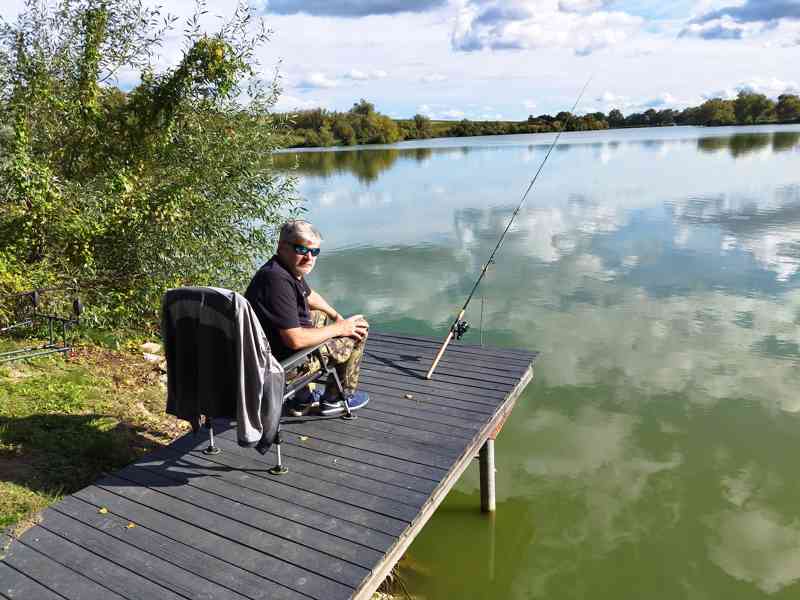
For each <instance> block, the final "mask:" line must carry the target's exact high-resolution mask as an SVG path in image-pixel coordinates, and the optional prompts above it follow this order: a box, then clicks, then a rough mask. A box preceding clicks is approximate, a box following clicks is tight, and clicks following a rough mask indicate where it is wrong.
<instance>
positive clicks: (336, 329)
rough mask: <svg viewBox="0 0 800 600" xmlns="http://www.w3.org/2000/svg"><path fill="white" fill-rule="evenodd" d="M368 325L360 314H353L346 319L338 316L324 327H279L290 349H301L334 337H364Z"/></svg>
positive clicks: (359, 338) (360, 338)
mask: <svg viewBox="0 0 800 600" xmlns="http://www.w3.org/2000/svg"><path fill="white" fill-rule="evenodd" d="M367 329H369V325H368V324H367V321H366V320H365V319H364V317H362V316H361V315H353V316H352V317H350V318H348V319H343V318H341V317H340V318H339V319H338V320H337V321H336V322H335V323H331V324H330V325H326V326H325V327H293V328H291V329H279V330H278V331H279V332H280V335H281V339H282V340H283V343H284V344H286V346H287V347H288V348H290V349H291V350H301V349H303V348H308V347H309V346H315V345H317V344H321V343H322V342H326V341H328V340H329V339H331V338H334V337H353V338H356V339H357V340H362V339H364V336H366V335H367Z"/></svg>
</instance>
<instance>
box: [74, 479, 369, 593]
mask: <svg viewBox="0 0 800 600" xmlns="http://www.w3.org/2000/svg"><path fill="white" fill-rule="evenodd" d="M98 483H102V484H105V485H108V486H109V487H110V489H105V488H104V487H101V486H100V485H94V486H90V487H88V488H84V489H82V490H80V491H79V492H76V493H75V494H74V495H75V496H77V497H78V498H79V499H81V500H84V501H86V502H89V503H91V504H94V505H95V506H98V507H105V508H107V509H108V510H109V511H111V512H113V513H115V514H116V515H118V516H120V517H121V518H123V519H128V520H129V521H132V522H134V523H136V524H137V525H140V526H144V527H147V528H149V529H151V530H154V531H158V532H159V533H161V534H163V535H165V536H167V537H169V538H171V539H172V540H174V541H176V542H180V543H183V544H186V545H187V546H190V547H191V548H195V549H197V550H201V551H203V552H205V553H207V554H209V555H211V556H214V557H217V558H220V559H222V560H224V561H226V562H229V563H231V564H234V565H237V566H239V567H241V568H242V569H245V570H247V571H249V572H250V573H252V574H255V575H260V576H262V577H264V578H265V579H269V580H270V581H273V582H275V583H278V584H280V585H282V586H284V587H287V588H290V589H292V590H295V591H297V592H301V593H303V594H306V595H307V596H310V597H312V598H317V599H319V600H327V598H336V599H337V600H346V599H347V598H349V597H350V596H351V594H352V591H353V590H352V588H351V587H349V586H345V585H342V584H340V583H337V582H336V581H333V580H331V579H328V578H326V577H323V576H321V575H319V574H318V573H316V572H310V571H308V570H305V569H303V568H300V567H298V566H297V565H294V564H292V563H289V562H287V561H285V560H282V559H281V558H276V557H274V556H273V555H272V554H270V553H269V552H265V551H264V550H262V549H261V548H260V547H259V545H258V544H257V543H253V542H251V541H250V540H249V539H248V538H247V537H246V536H241V535H231V534H232V533H233V534H235V533H236V532H231V531H230V528H229V527H225V528H222V527H217V524H218V523H217V521H216V520H215V521H214V522H213V523H211V524H210V528H206V527H203V526H200V525H199V524H197V523H195V522H194V520H186V519H183V518H180V517H179V516H177V515H175V514H174V512H173V511H170V509H169V505H167V506H166V507H164V506H162V508H166V511H162V510H159V509H158V508H153V507H151V506H148V505H147V504H143V503H141V502H139V501H138V499H137V496H141V495H142V493H139V494H133V493H131V492H132V491H133V490H134V489H136V488H132V487H130V484H129V483H127V484H125V482H122V483H123V484H124V485H122V486H120V485H119V482H118V480H117V479H116V478H114V477H107V478H104V479H103V480H101V481H100V482H98ZM112 490H116V491H117V492H121V493H114V491H112ZM144 493H148V494H149V493H150V490H144ZM197 512H201V511H199V510H198V511H197Z"/></svg>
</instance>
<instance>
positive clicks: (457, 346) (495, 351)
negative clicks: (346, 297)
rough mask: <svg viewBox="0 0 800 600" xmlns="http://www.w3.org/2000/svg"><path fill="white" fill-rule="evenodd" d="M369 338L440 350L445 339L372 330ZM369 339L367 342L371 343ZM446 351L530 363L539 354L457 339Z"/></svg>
mask: <svg viewBox="0 0 800 600" xmlns="http://www.w3.org/2000/svg"><path fill="white" fill-rule="evenodd" d="M369 340H381V341H388V342H392V343H396V344H406V345H416V346H421V347H425V348H433V349H434V350H436V351H438V350H439V348H440V347H441V345H442V342H443V341H444V338H442V339H437V338H431V337H425V336H417V335H402V334H397V333H383V332H378V331H370V333H369ZM369 340H368V342H367V343H369ZM446 353H452V354H457V353H464V354H474V355H479V356H496V357H505V358H508V359H509V360H518V361H521V362H525V361H527V362H528V364H530V363H532V362H533V361H534V360H535V359H536V357H537V355H538V352H534V351H532V350H521V349H516V348H498V347H497V346H481V345H479V344H469V343H466V342H462V341H457V342H455V343H454V344H451V345H450V346H448V348H447V352H446Z"/></svg>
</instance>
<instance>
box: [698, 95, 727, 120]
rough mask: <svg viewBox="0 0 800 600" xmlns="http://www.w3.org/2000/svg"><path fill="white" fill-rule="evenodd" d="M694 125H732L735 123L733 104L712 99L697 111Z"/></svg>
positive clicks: (719, 99) (720, 99)
mask: <svg viewBox="0 0 800 600" xmlns="http://www.w3.org/2000/svg"><path fill="white" fill-rule="evenodd" d="M696 118H697V121H698V122H697V123H695V124H696V125H733V124H734V123H736V115H735V114H734V109H733V102H731V101H730V100H723V99H722V98H712V99H711V100H706V101H705V102H703V104H701V105H700V106H699V108H698V111H697V116H696Z"/></svg>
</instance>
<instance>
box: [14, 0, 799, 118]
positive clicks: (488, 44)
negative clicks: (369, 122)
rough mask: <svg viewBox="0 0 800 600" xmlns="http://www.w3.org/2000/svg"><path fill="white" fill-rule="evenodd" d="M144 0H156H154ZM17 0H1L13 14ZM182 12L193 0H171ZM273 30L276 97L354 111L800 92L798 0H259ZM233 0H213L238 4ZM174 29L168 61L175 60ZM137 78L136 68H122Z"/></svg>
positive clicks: (447, 114) (436, 111)
mask: <svg viewBox="0 0 800 600" xmlns="http://www.w3.org/2000/svg"><path fill="white" fill-rule="evenodd" d="M148 1H149V0H148ZM21 4H22V2H21V0H5V1H4V2H3V3H2V7H0V14H2V15H3V16H4V17H5V18H13V16H14V14H15V12H16V11H17V10H19V7H20V6H21ZM162 4H163V5H164V7H165V9H166V10H168V11H170V12H172V13H173V14H176V15H179V16H185V15H188V14H190V13H191V12H192V9H193V5H194V2H192V1H189V0H168V1H165V2H162ZM253 6H254V7H256V8H257V10H258V12H259V13H260V14H261V15H262V16H263V18H264V20H265V21H266V23H267V25H268V26H269V27H270V28H271V29H272V30H273V32H274V34H273V37H272V40H271V41H270V43H269V44H267V45H266V46H265V47H264V48H263V50H262V52H261V56H260V59H261V62H262V65H263V71H264V76H265V77H271V76H272V73H273V70H274V69H275V67H276V66H277V67H278V69H279V71H280V73H281V82H282V86H283V95H282V98H281V100H280V102H279V108H281V109H293V108H310V107H315V106H321V107H324V108H328V109H336V110H346V109H348V108H349V107H350V106H352V104H353V103H354V102H356V101H357V100H358V99H359V98H366V99H368V100H370V101H372V102H374V103H375V104H376V106H377V108H378V110H380V111H381V112H384V113H387V114H389V115H392V116H395V117H409V116H412V115H413V114H415V113H423V114H427V115H429V116H431V117H434V118H448V119H460V118H470V119H522V118H525V117H527V115H529V114H540V113H543V112H550V113H554V112H558V111H559V110H564V109H567V108H569V106H570V105H571V104H572V103H573V102H574V99H575V97H576V95H577V93H578V91H579V90H580V88H581V86H582V85H583V83H584V82H585V81H586V80H587V79H588V78H589V76H593V81H592V84H591V86H590V88H589V90H588V92H587V94H586V97H585V99H584V101H583V102H582V104H581V106H580V107H579V111H580V112H585V111H589V110H604V111H607V110H610V109H611V108H619V109H621V110H622V111H623V112H624V113H626V114H627V113H629V112H632V111H637V110H644V109H646V108H648V107H651V106H652V107H657V108H664V107H676V108H680V107H683V106H687V105H690V104H696V103H699V102H702V101H703V99H705V98H707V97H711V96H716V95H720V96H726V97H730V96H733V95H735V94H736V93H737V91H738V90H739V89H743V88H747V89H752V90H756V91H760V92H763V93H766V94H768V95H770V96H773V97H776V96H777V95H778V94H780V93H783V92H794V93H797V92H800V71H799V70H798V68H797V65H798V64H800V0H675V1H663V0H660V1H655V0H254V4H253ZM232 10H233V3H232V2H221V1H218V2H216V3H213V4H212V5H210V13H209V15H208V16H207V21H208V26H209V29H213V25H214V22H215V18H214V16H213V14H214V13H221V14H223V15H225V14H228V13H230V12H232ZM179 53H180V39H179V36H176V37H175V38H173V39H170V40H168V41H167V43H166V44H165V45H164V48H163V49H162V53H161V57H160V63H161V64H162V65H163V66H165V67H166V66H168V65H169V64H174V61H175V60H176V59H177V58H178V56H179ZM126 83H127V85H130V84H131V83H132V81H127V82H125V81H122V82H121V84H122V85H125V84H126Z"/></svg>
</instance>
